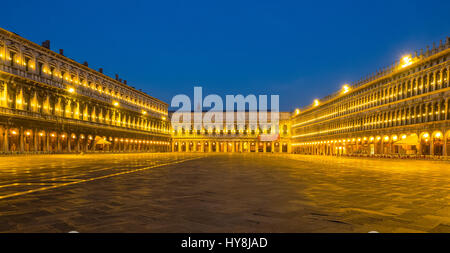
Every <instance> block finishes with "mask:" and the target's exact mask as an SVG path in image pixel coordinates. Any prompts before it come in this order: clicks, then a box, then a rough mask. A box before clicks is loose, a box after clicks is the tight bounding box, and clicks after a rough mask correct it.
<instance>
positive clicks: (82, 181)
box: [0, 157, 203, 200]
mask: <svg viewBox="0 0 450 253" xmlns="http://www.w3.org/2000/svg"><path fill="white" fill-rule="evenodd" d="M200 158H203V157H194V158H188V159H183V160H178V161H173V162H168V163H161V164H155V165H152V166H149V167H145V168H140V169H134V170H128V171H122V172H118V173H114V174H109V175H104V176H100V177H93V178H88V179H83V180H79V181H75V182H69V183H62V184H56V185H52V186H48V187H41V188H37V189H33V190H28V191H22V192H16V193H11V194H7V195H3V196H1V195H0V200H3V199H7V198H13V197H17V196H22V195H26V194H30V193H35V192H40V191H46V190H51V189H55V188H60V187H64V186H70V185H75V184H80V183H86V182H91V181H95V180H100V179H105V178H110V177H115V176H121V175H125V174H131V173H135V172H140V171H144V170H148V169H152V168H157V167H163V166H168V165H173V164H178V163H183V162H187V161H192V160H196V159H200Z"/></svg>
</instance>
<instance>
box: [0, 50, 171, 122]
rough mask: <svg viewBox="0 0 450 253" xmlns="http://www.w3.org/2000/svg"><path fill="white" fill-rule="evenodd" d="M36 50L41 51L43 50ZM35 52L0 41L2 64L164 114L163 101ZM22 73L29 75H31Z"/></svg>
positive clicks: (0, 59) (0, 61)
mask: <svg viewBox="0 0 450 253" xmlns="http://www.w3.org/2000/svg"><path fill="white" fill-rule="evenodd" d="M39 53H41V54H42V52H39ZM35 54H37V52H32V51H31V50H30V49H28V51H27V50H26V51H23V52H21V51H20V50H18V49H17V48H16V47H15V46H9V47H6V46H4V45H3V44H2V42H1V41H0V63H2V64H3V65H4V66H9V67H12V68H14V69H20V70H22V71H25V72H28V73H33V74H36V75H38V76H39V77H44V78H48V79H50V80H54V81H58V82H62V83H63V84H65V85H66V86H70V85H81V86H84V87H88V88H90V89H92V90H93V91H96V92H98V93H99V94H106V95H108V96H110V97H112V98H115V99H120V100H122V101H123V102H127V103H130V104H131V105H134V106H139V107H142V108H145V109H148V110H152V111H155V112H157V113H161V114H167V106H166V105H165V104H163V103H160V102H158V101H154V100H152V99H148V98H145V97H144V96H140V95H138V94H136V92H135V91H133V90H131V89H127V88H124V87H125V86H124V87H120V86H118V85H116V84H113V83H112V82H110V81H107V80H105V79H104V78H102V77H100V76H98V74H97V73H95V72H94V71H93V72H94V73H86V72H84V71H82V70H81V69H80V68H77V67H74V66H70V64H69V63H68V62H65V63H61V62H59V61H57V60H56V58H53V57H51V56H46V57H48V58H50V59H49V60H46V59H44V58H43V57H35V56H34V55H35ZM69 69H70V70H69ZM25 77H27V78H29V77H30V76H29V75H28V76H25Z"/></svg>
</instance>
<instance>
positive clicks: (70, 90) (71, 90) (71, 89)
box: [67, 87, 75, 93]
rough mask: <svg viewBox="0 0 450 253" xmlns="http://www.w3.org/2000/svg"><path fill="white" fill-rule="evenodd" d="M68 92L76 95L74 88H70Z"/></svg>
mask: <svg viewBox="0 0 450 253" xmlns="http://www.w3.org/2000/svg"><path fill="white" fill-rule="evenodd" d="M67 91H68V92H69V93H74V92H75V89H74V88H72V87H70V88H69V89H68V90H67Z"/></svg>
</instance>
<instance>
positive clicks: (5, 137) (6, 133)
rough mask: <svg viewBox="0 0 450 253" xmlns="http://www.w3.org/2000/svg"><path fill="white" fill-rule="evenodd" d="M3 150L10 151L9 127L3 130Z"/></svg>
mask: <svg viewBox="0 0 450 253" xmlns="http://www.w3.org/2000/svg"><path fill="white" fill-rule="evenodd" d="M3 151H4V152H9V128H7V127H6V128H5V129H4V132H3Z"/></svg>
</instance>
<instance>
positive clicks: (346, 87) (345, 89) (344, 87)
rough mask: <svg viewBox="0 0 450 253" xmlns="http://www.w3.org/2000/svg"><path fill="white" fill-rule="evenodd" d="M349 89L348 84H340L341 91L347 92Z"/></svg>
mask: <svg viewBox="0 0 450 253" xmlns="http://www.w3.org/2000/svg"><path fill="white" fill-rule="evenodd" d="M349 91H350V86H349V85H348V84H344V85H343V86H342V93H344V94H345V93H347V92H349Z"/></svg>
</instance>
